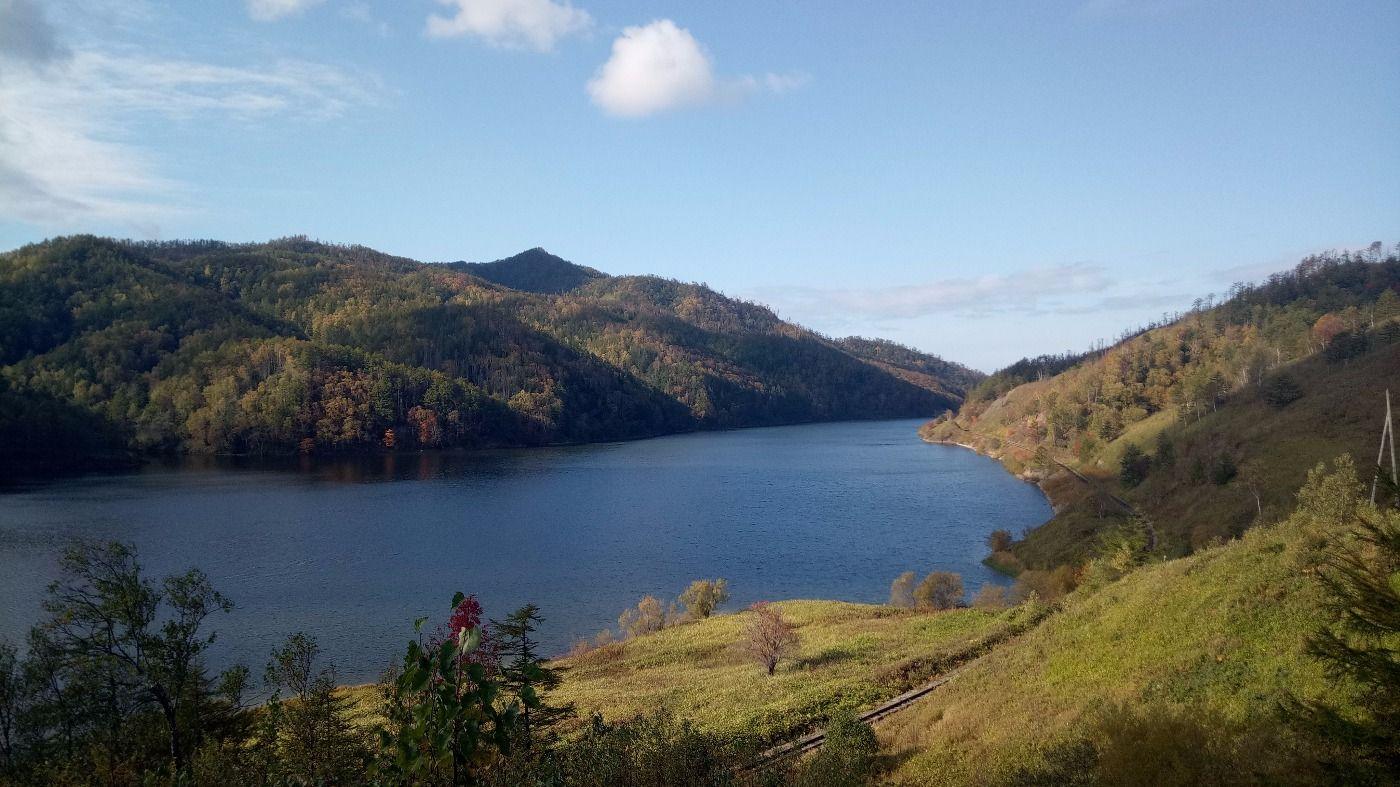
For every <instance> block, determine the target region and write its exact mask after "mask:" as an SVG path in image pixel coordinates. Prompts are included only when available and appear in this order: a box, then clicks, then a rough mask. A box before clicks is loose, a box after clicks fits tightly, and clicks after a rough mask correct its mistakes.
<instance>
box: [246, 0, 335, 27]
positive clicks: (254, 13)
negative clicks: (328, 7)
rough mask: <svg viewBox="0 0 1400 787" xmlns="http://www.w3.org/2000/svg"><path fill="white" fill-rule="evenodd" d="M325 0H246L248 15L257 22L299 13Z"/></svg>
mask: <svg viewBox="0 0 1400 787" xmlns="http://www.w3.org/2000/svg"><path fill="white" fill-rule="evenodd" d="M323 2H325V0H247V5H248V15H249V16H251V17H253V18H254V19H256V20H258V21H259V22H271V21H273V20H275V19H281V18H282V17H285V16H292V15H293V14H300V13H302V12H303V11H305V10H306V9H308V8H310V7H312V6H314V5H320V4H321V3H323Z"/></svg>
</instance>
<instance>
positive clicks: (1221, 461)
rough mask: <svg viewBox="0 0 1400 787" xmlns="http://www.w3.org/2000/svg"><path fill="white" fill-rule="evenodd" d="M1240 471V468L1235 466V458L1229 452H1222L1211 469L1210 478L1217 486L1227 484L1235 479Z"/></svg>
mask: <svg viewBox="0 0 1400 787" xmlns="http://www.w3.org/2000/svg"><path fill="white" fill-rule="evenodd" d="M1239 472H1240V471H1239V468H1238V467H1235V458H1234V457H1232V456H1230V455H1229V454H1221V455H1220V456H1219V457H1217V458H1216V460H1215V464H1214V465H1213V466H1212V467H1211V469H1210V480H1211V483H1213V484H1215V485H1216V486H1225V485H1226V484H1228V483H1230V482H1231V481H1233V480H1234V479H1235V476H1237V475H1239Z"/></svg>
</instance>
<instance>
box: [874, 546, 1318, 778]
mask: <svg viewBox="0 0 1400 787" xmlns="http://www.w3.org/2000/svg"><path fill="white" fill-rule="evenodd" d="M1334 529H1335V526H1334ZM1324 538H1325V536H1324V535H1320V534H1319V531H1318V530H1317V529H1316V527H1315V526H1314V525H1311V524H1308V523H1305V522H1302V521H1298V520H1296V519H1295V520H1290V521H1288V522H1285V523H1283V524H1280V525H1274V526H1268V527H1261V528H1258V529H1255V530H1253V531H1251V532H1249V533H1248V534H1246V535H1245V536H1244V537H1243V538H1242V539H1240V540H1238V541H1235V542H1231V543H1229V544H1226V545H1223V546H1216V547H1210V548H1205V549H1202V550H1200V551H1199V552H1197V553H1196V554H1194V555H1191V556H1189V557H1185V558H1180V559H1176V560H1170V561H1165V562H1159V563H1157V564H1155V565H1148V566H1145V567H1143V568H1140V569H1138V570H1136V571H1135V572H1133V573H1131V574H1129V575H1128V576H1127V577H1125V578H1123V579H1121V580H1119V581H1118V582H1115V583H1112V584H1109V585H1107V586H1105V587H1103V588H1101V589H1099V590H1097V591H1090V590H1085V589H1081V590H1080V591H1079V592H1076V593H1075V594H1073V595H1071V596H1070V597H1068V599H1067V600H1066V603H1065V607H1064V609H1063V610H1062V611H1061V612H1059V613H1057V614H1056V615H1053V616H1051V617H1050V618H1049V619H1048V620H1046V621H1045V622H1044V623H1042V624H1041V625H1040V626H1039V627H1037V628H1036V629H1035V630H1034V631H1031V632H1029V633H1027V634H1026V635H1025V636H1024V637H1021V638H1019V639H1017V640H1015V641H1013V642H1011V643H1009V644H1007V645H1005V646H1003V647H1001V648H998V649H997V650H996V651H995V652H993V653H992V654H991V655H989V656H988V657H987V658H986V659H983V660H982V661H980V662H978V663H977V664H976V665H974V666H972V667H970V668H969V669H968V670H967V671H965V672H964V673H963V674H962V675H961V676H960V677H959V679H958V680H957V681H955V682H954V683H951V684H949V685H948V686H946V687H944V688H943V689H940V690H939V691H938V692H935V693H934V694H933V695H931V696H930V697H929V698H927V699H925V700H923V701H921V702H919V703H917V704H916V705H915V706H914V707H913V708H911V709H910V710H908V711H906V712H904V713H902V714H899V715H897V716H894V717H892V718H891V719H889V720H888V721H887V722H885V723H883V724H882V725H880V727H879V728H878V731H879V733H880V737H881V740H882V744H883V746H884V747H885V749H886V750H887V751H889V752H891V755H892V758H893V760H894V761H895V763H896V764H897V765H896V768H895V770H894V772H893V774H892V779H893V780H894V781H895V782H899V783H909V784H969V783H988V782H1000V781H1003V780H1012V781H1014V779H1011V777H1012V776H1013V775H1014V774H1015V773H1016V772H1017V771H1018V770H1020V771H1022V773H1021V776H1022V778H1023V779H1024V778H1025V773H1026V772H1030V773H1035V772H1037V769H1042V770H1041V771H1040V772H1041V773H1045V772H1046V771H1044V770H1043V769H1053V767H1054V764H1055V761H1056V758H1057V757H1063V756H1065V752H1067V751H1069V752H1073V751H1075V750H1074V749H1073V744H1074V743H1076V742H1079V741H1085V740H1088V741H1092V742H1093V743H1094V744H1095V745H1096V746H1098V747H1100V748H1101V749H1103V750H1106V751H1107V752H1109V754H1110V755H1111V754H1113V753H1114V751H1115V750H1114V747H1113V745H1112V744H1113V741H1112V740H1109V741H1107V742H1106V741H1105V740H1103V736H1104V735H1105V734H1107V735H1108V736H1109V737H1110V738H1111V737H1112V736H1113V735H1114V734H1121V735H1123V736H1128V737H1131V738H1132V741H1131V747H1132V749H1133V752H1132V753H1131V757H1133V758H1137V760H1138V761H1137V762H1136V763H1131V762H1130V763H1129V769H1130V772H1131V771H1132V770H1134V769H1136V771H1137V772H1138V773H1141V772H1144V771H1143V770H1142V769H1145V768H1147V767H1149V764H1151V760H1152V758H1154V757H1159V758H1162V757H1165V758H1167V759H1171V758H1177V760H1181V761H1184V762H1185V764H1183V762H1179V761H1176V760H1173V765H1172V767H1175V768H1186V769H1187V771H1188V773H1189V774H1190V775H1191V777H1192V778H1196V777H1200V774H1199V773H1198V772H1195V771H1190V767H1192V766H1191V763H1190V761H1191V760H1192V758H1193V757H1204V754H1205V751H1204V748H1208V747H1209V746H1212V745H1229V746H1233V747H1244V746H1250V745H1255V746H1259V747H1261V751H1260V752H1254V753H1252V754H1251V753H1249V752H1243V751H1239V752H1234V753H1228V752H1227V753H1225V754H1220V753H1218V752H1217V754H1219V755H1220V756H1221V757H1223V758H1225V759H1226V760H1229V758H1230V757H1232V756H1233V757H1237V759H1236V760H1233V761H1231V762H1234V763H1235V764H1238V762H1246V763H1250V764H1251V767H1254V768H1257V769H1258V770H1257V772H1255V773H1254V774H1247V773H1242V774H1240V776H1239V781H1240V782H1248V781H1250V778H1249V777H1250V776H1251V775H1252V776H1254V777H1257V778H1259V779H1262V780H1264V781H1266V782H1267V781H1270V780H1285V779H1284V777H1286V776H1288V774H1286V773H1278V772H1273V771H1271V770H1270V769H1271V768H1288V767H1290V766H1289V763H1288V761H1287V758H1286V757H1285V756H1283V755H1282V752H1284V751H1286V747H1284V748H1279V747H1281V746H1283V745H1284V743H1285V742H1286V740H1285V736H1284V735H1283V733H1282V732H1281V731H1280V728H1279V727H1278V722H1277V720H1278V718H1279V713H1280V708H1281V707H1282V704H1283V702H1284V701H1285V699H1286V698H1287V696H1288V694H1289V693H1290V692H1292V693H1295V694H1297V695H1299V696H1303V697H1315V696H1321V695H1329V694H1332V693H1334V692H1339V691H1342V689H1339V688H1338V685H1337V684H1336V683H1334V682H1331V681H1329V680H1327V679H1326V677H1325V676H1324V674H1323V672H1322V670H1321V667H1320V666H1319V664H1318V663H1317V662H1316V661H1314V660H1312V659H1311V658H1309V657H1308V656H1306V655H1305V654H1304V653H1303V641H1304V637H1305V636H1306V635H1307V634H1308V633H1310V632H1312V631H1314V630H1315V629H1316V627H1317V625H1318V624H1319V622H1320V621H1321V620H1322V619H1323V613H1322V609H1321V596H1320V590H1319V587H1318V585H1317V583H1316V582H1315V581H1314V580H1313V579H1312V578H1311V577H1310V576H1309V574H1310V573H1311V571H1310V569H1309V566H1311V565H1312V563H1313V562H1314V561H1315V560H1316V559H1317V554H1318V552H1317V550H1318V546H1319V545H1320V544H1321V543H1322V541H1323V540H1324ZM1124 709H1126V710H1124ZM1115 713H1116V714H1118V715H1117V716H1114V714H1115ZM1124 714H1126V717H1125V715H1124ZM1201 719H1206V720H1209V723H1208V724H1207V725H1206V726H1207V727H1208V728H1206V729H1203V728H1202V727H1201V722H1200V720H1201ZM1106 729H1107V730H1109V731H1110V732H1107V733H1105V730H1106ZM1114 730H1116V731H1118V732H1116V733H1115V732H1113V731H1114ZM1124 730H1126V732H1124ZM1159 738H1160V739H1159ZM1119 743H1122V741H1119ZM1196 745H1199V746H1201V747H1203V748H1202V751H1200V752H1197V753H1196V754H1192V753H1191V751H1190V748H1191V747H1192V746H1196ZM1122 748H1123V747H1122V746H1120V747H1118V750H1119V751H1118V753H1120V754H1121V753H1122V752H1121V750H1122ZM1271 748H1273V749H1278V750H1279V751H1278V752H1276V753H1275V754H1274V755H1270V754H1268V753H1267V750H1268V749H1271ZM1164 752H1165V753H1164ZM1051 772H1053V770H1052V771H1051ZM1031 781H1032V782H1034V781H1035V780H1034V779H1032V780H1031ZM1109 781H1110V783H1111V780H1109ZM1190 781H1191V778H1187V779H1186V782H1187V783H1189V782H1190Z"/></svg>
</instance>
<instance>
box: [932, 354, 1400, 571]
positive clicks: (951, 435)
mask: <svg viewBox="0 0 1400 787" xmlns="http://www.w3.org/2000/svg"><path fill="white" fill-rule="evenodd" d="M1288 371H1289V373H1290V374H1292V375H1293V377H1294V378H1295V379H1296V380H1297V381H1298V383H1299V385H1300V386H1301V387H1302V389H1303V391H1304V396H1303V398H1301V399H1299V400H1298V401H1296V402H1294V403H1292V404H1290V405H1288V406H1287V407H1285V408H1283V409H1282V410H1279V409H1275V408H1273V407H1270V406H1269V405H1268V404H1267V403H1265V402H1264V401H1263V400H1262V399H1261V398H1260V396H1259V394H1258V393H1257V392H1255V391H1254V390H1252V389H1251V390H1246V391H1241V392H1238V393H1236V394H1235V395H1233V397H1232V398H1231V399H1230V400H1229V401H1228V402H1226V403H1225V404H1223V405H1222V406H1221V407H1220V409H1219V410H1218V411H1217V412H1214V413H1210V414H1209V415H1206V416H1205V417H1203V418H1201V419H1199V420H1195V421H1188V422H1184V423H1183V422H1179V421H1178V420H1177V418H1176V416H1175V411H1174V410H1168V411H1163V412H1161V413H1156V414H1154V415H1153V416H1152V417H1150V418H1148V419H1146V420H1144V421H1141V422H1138V423H1135V424H1133V425H1131V426H1130V427H1129V428H1128V429H1127V430H1125V432H1124V434H1123V435H1122V436H1121V437H1119V438H1118V439H1117V440H1115V441H1114V442H1113V443H1111V444H1110V445H1109V446H1108V447H1107V449H1106V450H1105V452H1104V457H1103V458H1101V459H1100V460H1099V461H1098V462H1096V463H1095V464H1094V465H1092V466H1087V467H1081V468H1080V469H1081V471H1082V472H1084V473H1086V474H1088V475H1090V476H1091V477H1095V478H1097V479H1098V480H1099V481H1100V483H1101V485H1102V486H1103V488H1106V489H1110V490H1112V491H1114V492H1115V493H1117V494H1120V495H1122V496H1124V497H1126V498H1127V499H1128V500H1129V501H1130V502H1132V503H1133V504H1134V505H1135V506H1137V507H1138V508H1139V510H1141V511H1143V512H1145V513H1146V514H1147V515H1148V516H1149V517H1150V518H1151V519H1152V521H1153V522H1154V523H1155V526H1156V528H1157V531H1158V534H1159V536H1160V538H1161V540H1162V545H1163V549H1164V552H1165V554H1168V555H1182V554H1185V553H1186V552H1188V551H1189V550H1191V549H1195V548H1199V547H1200V546H1202V545H1204V544H1207V543H1209V542H1211V540H1213V539H1217V538H1232V537H1235V536H1238V535H1239V534H1240V533H1242V532H1244V530H1245V529H1246V528H1247V527H1249V526H1250V525H1252V524H1254V523H1255V521H1256V520H1258V521H1263V522H1268V521H1274V520H1277V519H1279V518H1280V517H1281V516H1283V515H1284V514H1286V513H1287V512H1288V511H1289V510H1290V509H1291V507H1292V500H1293V493H1294V492H1295V491H1296V490H1297V489H1298V487H1299V486H1300V485H1301V484H1302V482H1303V478H1304V476H1305V475H1306V472H1307V469H1308V468H1309V467H1312V466H1313V465H1315V464H1316V463H1318V462H1320V461H1324V460H1327V459H1331V458H1332V457H1335V456H1336V455H1338V454H1341V453H1351V454H1352V455H1353V456H1354V457H1355V458H1356V460H1357V463H1358V465H1359V466H1364V465H1366V464H1367V462H1368V460H1369V461H1371V462H1373V461H1374V456H1375V455H1374V453H1373V452H1374V451H1375V450H1376V449H1375V441H1376V440H1377V439H1378V437H1379V433H1380V419H1381V417H1382V415H1383V414H1384V401H1385V400H1384V396H1385V388H1386V386H1387V385H1390V384H1391V383H1392V382H1394V381H1397V380H1400V345H1381V346H1379V347H1377V348H1376V349H1374V350H1372V351H1371V352H1369V353H1367V354H1365V355H1364V356H1362V357H1360V358H1356V359H1353V360H1351V361H1348V362H1346V363H1343V364H1335V363H1329V362H1327V361H1326V360H1324V359H1322V358H1321V357H1317V356H1314V357H1312V358H1309V359H1307V360H1304V361H1301V362H1299V363H1296V364H1294V365H1292V366H1291V367H1290V368H1289V369H1288ZM1070 374H1073V372H1070ZM1059 382H1061V381H1060V380H1059V378H1051V379H1049V380H1044V381H1041V382H1036V383H1030V384H1027V385H1023V386H1021V387H1019V388H1017V389H1015V390H1013V391H1012V392H1011V393H1009V394H1007V396H1006V397H1005V398H1004V399H1003V400H1000V401H998V402H997V403H996V404H994V405H993V406H992V407H991V408H989V409H988V410H987V412H986V413H984V414H983V415H982V417H981V419H980V420H979V421H978V423H977V424H975V425H973V427H972V428H973V433H972V434H969V433H967V432H960V431H957V430H955V429H952V428H950V427H948V426H947V425H943V426H941V427H938V428H935V429H933V430H926V432H925V434H926V436H929V437H931V438H933V439H946V440H953V441H957V442H962V443H966V444H971V445H973V446H974V447H976V448H978V449H979V450H982V451H985V452H988V453H991V454H992V455H994V456H997V457H998V458H999V459H1001V460H1002V461H1003V463H1005V464H1006V465H1007V467H1008V468H1009V469H1011V470H1012V471H1013V472H1025V471H1027V470H1028V469H1029V470H1030V471H1031V472H1032V473H1035V472H1036V469H1035V468H1034V467H1033V464H1034V463H1033V459H1032V456H1031V453H1030V452H1029V451H1025V450H1022V449H1020V448H1018V447H1017V446H1013V445H1010V444H1009V443H1006V442H1003V441H1002V439H1001V438H1000V437H998V435H1001V434H1004V433H1005V431H1006V429H1007V427H1008V426H1009V424H1008V423H1007V420H1008V419H1006V418H1005V417H1003V414H1004V413H1010V412H1013V411H1019V410H1020V407H1019V406H1018V405H1019V404H1020V403H1022V402H1025V401H1029V400H1030V399H1033V398H1035V397H1037V396H1040V395H1042V394H1043V393H1044V391H1045V390H1048V389H1049V388H1050V387H1051V386H1052V385H1055V384H1058V383H1059ZM1162 431H1165V432H1166V433H1167V435H1168V436H1169V437H1170V438H1171V439H1172V441H1173V443H1174V445H1175V446H1176V454H1177V457H1176V462H1175V465H1174V466H1172V467H1170V468H1154V470H1153V471H1152V473H1151V474H1150V475H1149V476H1148V479H1147V481H1146V482H1144V483H1143V484H1142V485H1141V486H1139V487H1137V488H1135V489H1131V490H1124V489H1121V488H1120V487H1119V486H1118V481H1117V475H1116V463H1117V459H1118V457H1120V456H1121V455H1122V451H1123V449H1124V448H1125V447H1126V446H1127V445H1128V444H1129V443H1135V444H1137V445H1138V446H1140V447H1142V448H1143V449H1144V450H1146V451H1147V452H1148V453H1152V452H1154V451H1155V450H1156V439H1157V434H1158V433H1159V432H1162ZM1226 453H1228V454H1229V455H1230V456H1231V457H1232V458H1233V459H1234V461H1235V463H1236V464H1237V465H1238V467H1239V475H1238V476H1236V478H1235V479H1234V480H1232V481H1230V482H1229V483H1227V484H1224V485H1217V484H1214V483H1212V482H1211V481H1210V480H1208V479H1193V477H1192V475H1193V468H1194V465H1195V464H1196V462H1197V461H1199V462H1200V463H1201V464H1202V465H1203V466H1204V467H1205V468H1207V472H1208V469H1209V467H1210V466H1211V464H1212V463H1213V462H1215V461H1216V460H1217V458H1218V457H1220V456H1221V455H1222V454H1226ZM1058 458H1060V459H1062V460H1066V459H1068V457H1065V456H1062V455H1060V456H1058ZM1044 486H1045V487H1046V489H1047V492H1049V493H1050V495H1051V498H1052V500H1054V501H1055V503H1056V508H1057V513H1056V516H1055V517H1054V518H1053V519H1051V520H1050V521H1049V522H1047V523H1046V524H1044V525H1042V526H1041V527H1040V528H1038V529H1036V530H1035V531H1033V532H1031V533H1030V534H1028V536H1027V537H1026V538H1025V540H1024V541H1022V542H1021V543H1018V544H1017V546H1016V550H1015V551H1016V555H1017V557H1019V558H1020V559H1021V561H1022V562H1024V563H1025V564H1026V565H1027V566H1029V567H1032V568H1044V567H1051V566H1054V565H1056V564H1059V563H1063V562H1077V561H1080V560H1082V559H1083V558H1084V557H1085V556H1086V555H1087V554H1088V553H1089V552H1090V551H1091V550H1092V549H1093V548H1095V546H1096V545H1097V538H1096V533H1098V532H1100V531H1102V530H1104V529H1105V528H1109V527H1113V526H1116V525H1117V524H1118V523H1120V522H1122V521H1123V520H1122V518H1121V517H1120V516H1118V511H1117V510H1116V508H1115V507H1114V506H1112V505H1109V504H1106V503H1105V502H1104V501H1103V500H1102V499H1099V498H1098V497H1096V496H1095V495H1093V494H1089V493H1088V490H1086V488H1085V487H1084V486H1083V484H1082V483H1079V482H1077V481H1074V480H1072V479H1071V478H1070V477H1069V476H1068V475H1067V474H1065V473H1063V472H1061V473H1054V474H1050V476H1049V477H1048V478H1046V479H1045V480H1044ZM1256 490H1257V491H1258V493H1259V498H1260V503H1262V507H1263V516H1262V517H1259V516H1258V508H1257V507H1256V502H1255V497H1254V492H1255V491H1256Z"/></svg>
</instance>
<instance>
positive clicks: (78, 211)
mask: <svg viewBox="0 0 1400 787" xmlns="http://www.w3.org/2000/svg"><path fill="white" fill-rule="evenodd" d="M376 97H377V85H375V84H372V83H371V84H369V85H367V84H366V81H365V80H364V79H362V78H356V77H353V76H351V75H349V74H346V73H345V72H342V71H340V70H338V69H335V68H331V67H329V66H324V65H319V64H315V63H304V62H297V61H284V62H280V63H276V64H273V65H271V66H263V67H257V68H237V67H228V66H216V65H210V64H207V63H199V62H192V61H184V60H166V59H161V58H157V57H152V56H148V55H142V54H133V53H119V54H114V53H108V52H97V51H77V52H75V53H74V54H73V55H72V57H71V58H70V59H69V60H68V61H67V62H64V63H61V64H56V65H54V66H51V67H49V68H45V69H36V68H26V69H16V70H14V71H7V72H5V73H4V74H3V78H0V216H4V217H6V218H14V219H19V220H21V221H25V222H28V223H33V224H37V225H41V226H46V227H55V228H69V229H71V228H75V226H76V225H80V224H82V223H83V222H88V221H93V220H106V221H116V222H121V223H126V224H129V225H131V226H133V227H135V228H136V229H137V230H138V231H141V232H143V233H146V234H149V233H150V229H149V228H150V227H152V226H153V225H154V224H155V223H156V222H157V221H159V220H160V218H161V217H163V216H170V215H173V214H177V213H179V212H182V211H184V210H187V208H183V207H180V205H183V204H186V203H188V201H189V200H188V199H177V198H179V197H181V196H182V194H181V192H182V191H183V190H184V189H183V187H182V186H181V184H179V183H178V182H176V181H174V180H171V179H169V178H167V177H165V176H163V175H160V174H159V169H160V168H159V165H158V162H157V161H156V160H155V159H154V158H153V157H152V156H151V155H150V154H149V153H148V152H146V151H145V150H143V149H142V148H140V147H139V146H138V145H137V144H135V142H134V141H132V138H133V136H134V124H135V123H137V122H139V121H141V120H142V119H147V118H150V117H152V116H156V117H164V118H170V119H175V120H182V119H190V118H196V117H200V116H204V115H209V114H217V115H222V116H226V117H231V118H233V119H237V120H243V121H257V120H261V119H265V118H268V117H272V116H278V117H293V118H301V119H305V120H312V121H315V120H326V119H330V118H335V117H339V116H341V115H343V114H345V113H346V112H348V111H349V110H350V109H351V108H352V107H354V106H358V105H362V104H366V103H371V102H373V101H374V100H375V99H376ZM177 203H178V204H177Z"/></svg>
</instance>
